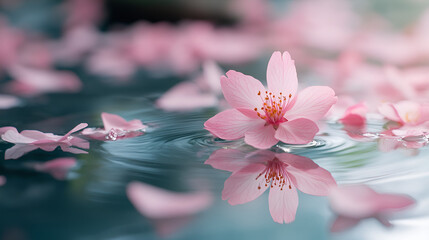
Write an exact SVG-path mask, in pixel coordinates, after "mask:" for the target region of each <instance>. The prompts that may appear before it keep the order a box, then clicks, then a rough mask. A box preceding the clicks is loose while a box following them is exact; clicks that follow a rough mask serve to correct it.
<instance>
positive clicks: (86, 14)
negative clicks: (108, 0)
mask: <svg viewBox="0 0 429 240" xmlns="http://www.w3.org/2000/svg"><path fill="white" fill-rule="evenodd" d="M103 4H104V0H67V1H66V2H65V4H64V5H63V9H64V11H65V15H66V19H65V26H66V27H75V26H81V25H97V24H98V23H99V22H100V21H101V20H102V18H103V17H104V11H103Z"/></svg>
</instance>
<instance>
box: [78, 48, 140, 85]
mask: <svg viewBox="0 0 429 240" xmlns="http://www.w3.org/2000/svg"><path fill="white" fill-rule="evenodd" d="M86 68H87V69H88V70H89V72H91V73H93V74H96V75H100V76H107V77H114V78H119V79H121V80H124V81H126V80H128V78H129V77H131V76H132V75H133V74H134V73H135V72H136V70H137V65H136V63H135V62H134V61H132V60H130V59H129V58H127V57H125V54H124V53H122V52H120V51H119V50H116V49H113V48H111V49H109V48H105V49H99V50H97V51H96V52H95V53H93V54H92V55H91V56H90V57H89V58H88V60H87V62H86Z"/></svg>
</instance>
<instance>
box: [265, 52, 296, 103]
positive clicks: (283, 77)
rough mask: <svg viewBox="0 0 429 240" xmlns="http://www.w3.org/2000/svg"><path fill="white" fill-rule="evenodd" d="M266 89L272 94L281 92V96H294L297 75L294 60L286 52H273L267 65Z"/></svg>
mask: <svg viewBox="0 0 429 240" xmlns="http://www.w3.org/2000/svg"><path fill="white" fill-rule="evenodd" d="M267 83H268V89H269V90H270V92H272V93H273V94H274V95H277V96H278V95H279V93H280V92H282V94H283V96H289V94H292V96H293V97H295V94H296V91H297V89H298V77H297V74H296V68H295V62H294V61H293V60H292V59H291V57H290V54H289V53H288V52H283V55H282V54H281V53H280V52H274V53H273V55H272V56H271V58H270V61H269V62H268V67H267Z"/></svg>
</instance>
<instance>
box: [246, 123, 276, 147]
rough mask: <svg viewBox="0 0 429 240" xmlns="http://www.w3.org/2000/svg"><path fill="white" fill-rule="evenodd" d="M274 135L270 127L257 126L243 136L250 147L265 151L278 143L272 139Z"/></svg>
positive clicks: (274, 132)
mask: <svg viewBox="0 0 429 240" xmlns="http://www.w3.org/2000/svg"><path fill="white" fill-rule="evenodd" d="M275 134H276V130H275V129H274V127H273V126H272V125H259V126H257V127H254V128H252V129H250V130H249V131H247V132H246V133H245V134H244V141H245V142H246V143H247V144H249V145H250V146H252V147H255V148H259V149H267V148H270V147H272V146H274V145H275V144H276V143H277V142H278V141H279V140H278V139H276V138H275V137H274V136H275Z"/></svg>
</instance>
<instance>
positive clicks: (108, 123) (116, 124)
mask: <svg viewBox="0 0 429 240" xmlns="http://www.w3.org/2000/svg"><path fill="white" fill-rule="evenodd" d="M101 119H102V121H103V125H104V128H87V129H84V130H83V131H82V134H83V135H86V136H88V137H90V138H93V139H97V140H101V141H108V140H110V141H115V140H117V139H124V138H131V137H137V136H140V135H142V134H144V130H145V129H146V128H147V126H145V125H143V123H142V122H141V121H140V120H138V119H134V120H131V121H129V122H127V121H126V120H125V119H123V118H122V117H120V116H118V115H115V114H110V113H102V114H101Z"/></svg>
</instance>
